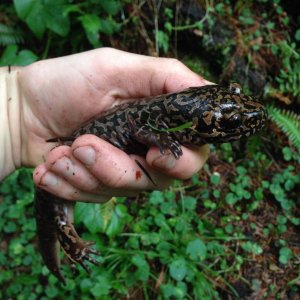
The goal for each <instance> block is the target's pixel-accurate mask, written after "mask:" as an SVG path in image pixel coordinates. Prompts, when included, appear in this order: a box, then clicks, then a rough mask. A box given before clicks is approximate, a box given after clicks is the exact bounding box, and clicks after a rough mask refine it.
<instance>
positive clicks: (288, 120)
mask: <svg viewBox="0 0 300 300" xmlns="http://www.w3.org/2000/svg"><path fill="white" fill-rule="evenodd" d="M267 109H268V114H269V117H270V119H271V120H272V121H274V122H275V123H276V124H277V125H278V127H279V128H280V129H281V130H282V131H283V132H284V133H285V134H286V135H287V137H288V138H289V140H290V141H291V142H292V143H293V144H294V146H295V147H297V148H298V150H299V151H300V115H298V114H296V113H294V112H291V111H288V110H285V109H279V108H276V107H274V106H268V107H267Z"/></svg>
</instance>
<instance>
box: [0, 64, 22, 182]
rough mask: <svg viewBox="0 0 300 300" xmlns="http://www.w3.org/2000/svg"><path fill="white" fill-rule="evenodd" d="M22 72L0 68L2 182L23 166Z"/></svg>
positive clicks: (18, 68)
mask: <svg viewBox="0 0 300 300" xmlns="http://www.w3.org/2000/svg"><path fill="white" fill-rule="evenodd" d="M20 70H21V68H20V67H2V68H0V180H2V179H3V178H5V177H6V176H7V175H9V174H10V173H12V172H13V171H14V170H16V169H17V168H19V167H20V166H21V126H20V124H21V114H20V113H21V107H20V101H21V94H20V88H19V73H20Z"/></svg>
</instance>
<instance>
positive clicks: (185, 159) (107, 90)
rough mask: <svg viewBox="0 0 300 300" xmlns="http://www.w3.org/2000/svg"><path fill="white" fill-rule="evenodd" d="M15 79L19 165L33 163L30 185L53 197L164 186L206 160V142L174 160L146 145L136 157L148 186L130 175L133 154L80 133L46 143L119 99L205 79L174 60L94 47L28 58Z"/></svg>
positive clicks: (88, 197)
mask: <svg viewBox="0 0 300 300" xmlns="http://www.w3.org/2000/svg"><path fill="white" fill-rule="evenodd" d="M19 81H20V87H21V90H22V93H23V101H22V112H23V118H21V128H22V129H23V130H22V139H21V140H22V158H21V161H22V165H27V166H37V165H38V164H39V166H38V167H37V168H36V169H35V171H34V176H33V178H34V182H35V184H36V185H38V186H40V187H42V188H43V189H45V190H47V191H49V192H51V193H53V194H56V195H58V196H60V197H63V198H66V199H72V200H84V201H96V202H98V201H101V200H102V199H104V198H105V199H107V197H110V196H113V195H115V196H118V195H133V194H136V193H137V192H138V191H139V190H146V189H153V188H164V187H166V186H167V185H169V183H170V180H171V178H174V177H176V178H180V179H185V178H188V177H190V176H191V175H193V174H194V173H196V172H197V171H198V170H199V169H200V168H201V167H202V165H203V164H204V162H205V161H206V159H207V157H208V152H209V151H208V147H206V146H204V147H200V148H198V149H188V148H185V147H183V155H182V157H181V158H180V159H179V160H175V159H174V157H173V156H172V155H164V156H163V155H161V153H160V152H159V150H158V149H157V148H151V149H149V151H148V153H147V156H146V158H141V157H139V158H138V160H139V161H140V162H141V163H142V164H143V165H144V167H145V168H146V169H147V170H148V172H149V173H150V175H151V177H152V178H153V180H154V182H155V183H157V186H154V185H153V183H152V182H151V181H150V180H149V179H148V177H147V176H142V177H141V178H140V179H139V180H137V177H136V170H137V169H138V166H137V165H136V162H135V158H136V157H137V156H136V155H128V154H126V153H124V152H123V151H121V150H120V149H117V148H115V147H114V146H112V145H111V144H109V143H107V142H105V141H104V140H101V139H100V138H98V137H96V136H92V135H84V136H81V137H79V138H78V139H77V140H76V141H75V142H74V143H73V144H72V146H71V147H69V146H59V147H57V148H54V149H53V150H51V148H53V144H49V143H46V142H45V140H47V139H49V138H51V137H59V136H68V135H70V134H71V133H72V132H73V131H75V130H76V129H78V128H79V127H80V126H81V125H82V124H84V123H85V122H86V121H88V120H90V119H93V117H95V116H96V115H99V114H101V113H103V112H105V111H106V110H108V109H110V108H111V107H112V106H114V105H116V104H120V103H122V102H123V101H130V100H131V99H136V98H142V97H147V96H152V95H158V94H163V93H169V92H175V91H179V90H182V89H184V88H187V87H190V86H201V85H205V84H209V82H207V81H206V80H204V79H203V78H201V77H200V76H198V75H197V74H195V73H193V72H192V71H190V70H189V69H188V68H187V67H185V66H184V65H183V64H181V63H180V62H178V61H177V60H174V59H166V58H154V57H147V56H142V55H136V54H131V53H126V52H123V51H119V50H115V49H111V48H101V49H97V50H93V51H89V52H84V53H80V54H76V55H71V56H67V57H61V58H57V59H50V60H45V61H39V62H37V63H34V64H32V65H30V66H28V67H25V68H23V69H22V70H21V74H20V77H19ZM50 150H51V151H50ZM49 151H50V152H49ZM45 155H47V157H46V158H45ZM44 160H45V161H44ZM143 175H144V174H143Z"/></svg>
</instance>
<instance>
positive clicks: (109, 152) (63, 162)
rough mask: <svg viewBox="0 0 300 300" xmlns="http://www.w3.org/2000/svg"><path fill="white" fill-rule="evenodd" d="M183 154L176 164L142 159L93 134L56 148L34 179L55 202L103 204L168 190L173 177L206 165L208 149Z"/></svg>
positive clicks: (153, 152) (153, 156)
mask: <svg viewBox="0 0 300 300" xmlns="http://www.w3.org/2000/svg"><path fill="white" fill-rule="evenodd" d="M182 150H183V155H182V157H180V159H178V160H176V159H175V158H174V156H173V155H171V154H166V155H162V154H161V153H160V152H159V150H158V149H157V148H151V149H150V150H149V151H148V154H147V157H146V159H144V158H142V157H140V156H137V155H128V154H126V153H125V152H123V151H122V150H120V149H118V148H116V147H114V146H112V145H111V144H109V143H107V142H105V141H104V140H102V139H100V138H98V137H96V136H94V135H84V136H81V137H79V138H78V139H76V141H75V142H74V143H73V145H72V146H71V147H69V146H59V147H57V148H54V149H53V150H52V151H51V152H50V153H49V155H48V157H47V159H46V162H45V163H44V164H41V165H40V166H39V167H37V168H36V170H35V172H34V175H33V178H34V182H35V184H36V185H37V186H40V187H41V188H43V189H45V190H47V191H49V192H51V193H53V194H55V195H57V196H59V197H62V198H65V199H69V200H75V201H77V200H81V201H88V202H105V201H107V200H108V199H109V198H110V197H111V196H135V195H136V194H137V193H138V192H139V191H144V190H152V189H163V188H166V187H167V186H168V185H170V183H171V181H172V178H179V179H186V178H189V177H191V176H192V175H193V174H195V173H196V172H198V171H199V169H201V167H202V166H203V164H204V163H205V161H206V159H207V157H208V154H209V148H208V146H207V145H206V146H203V147H200V148H194V149H190V148H186V147H182ZM149 166H150V167H149Z"/></svg>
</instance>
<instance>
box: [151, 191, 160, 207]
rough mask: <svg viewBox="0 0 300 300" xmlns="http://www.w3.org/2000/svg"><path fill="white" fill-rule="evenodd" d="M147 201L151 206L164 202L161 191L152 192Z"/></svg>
mask: <svg viewBox="0 0 300 300" xmlns="http://www.w3.org/2000/svg"><path fill="white" fill-rule="evenodd" d="M149 201H150V203H151V204H153V205H157V204H160V203H163V202H164V195H163V193H162V192H161V191H153V192H152V193H151V194H150V198H149Z"/></svg>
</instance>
